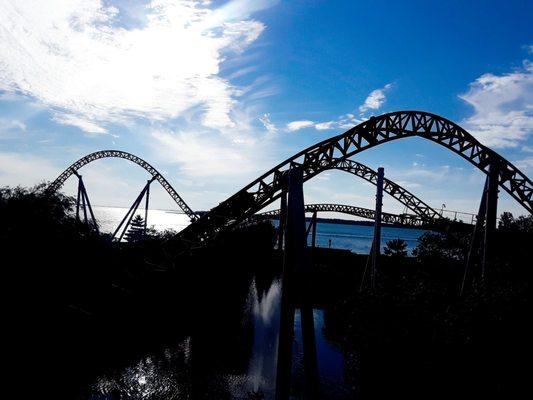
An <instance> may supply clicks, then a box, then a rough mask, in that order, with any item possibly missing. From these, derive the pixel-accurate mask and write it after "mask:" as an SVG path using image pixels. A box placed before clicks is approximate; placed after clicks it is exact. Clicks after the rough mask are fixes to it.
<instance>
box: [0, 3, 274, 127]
mask: <svg viewBox="0 0 533 400" xmlns="http://www.w3.org/2000/svg"><path fill="white" fill-rule="evenodd" d="M109 3H110V2H105V3H104V2H103V1H101V0H72V1H64V0H48V1H42V0H34V1H30V0H27V1H16V0H6V1H3V2H2V3H0V45H1V47H2V51H1V52H0V90H4V91H8V92H16V93H20V94H23V95H26V96H29V97H31V98H35V99H37V100H38V101H39V102H41V103H43V104H45V105H47V106H48V107H49V108H50V109H51V110H52V111H53V113H54V114H55V117H54V119H55V120H56V121H58V122H61V123H65V124H71V125H75V126H77V127H79V128H81V129H83V130H86V131H88V132H92V133H102V132H105V131H106V130H107V125H108V124H110V123H124V122H125V121H128V120H129V119H130V118H133V117H142V118H145V119H148V120H152V121H164V120H168V119H173V118H176V117H178V116H181V115H182V114H183V113H184V112H185V111H187V110H190V109H193V108H197V109H199V110H201V112H202V117H201V123H202V124H203V125H204V126H206V127H210V128H214V129H221V128H231V127H233V126H234V124H235V121H234V119H233V115H232V112H233V109H234V106H235V103H236V97H237V96H238V89H237V88H235V87H234V86H232V85H231V83H230V82H229V81H228V80H226V79H223V78H221V77H220V76H219V72H220V64H221V63H222V62H223V61H224V60H225V59H227V58H228V57H229V56H231V54H235V53H239V52H242V51H243V50H244V49H245V48H246V47H247V46H249V45H250V44H251V43H252V42H254V41H255V40H256V39H257V38H258V36H259V35H260V34H261V32H262V31H263V29H264V25H263V24H262V23H261V22H258V21H255V20H252V19H248V17H249V16H250V15H251V14H252V13H253V12H255V11H258V10H261V9H264V8H266V7H269V6H271V5H273V4H274V3H275V2H274V1H268V0H263V1H257V2H256V1H254V2H247V1H243V0H234V1H230V2H228V3H226V4H225V5H224V6H222V7H220V8H218V9H214V10H213V9H210V8H208V4H209V2H191V1H186V0H172V1H171V0H154V1H152V2H151V3H149V4H148V5H146V7H145V9H144V11H145V15H144V16H143V17H144V21H145V23H144V24H140V26H136V27H127V28H126V27H124V26H120V17H121V12H120V8H117V7H113V6H111V5H108V4H109Z"/></svg>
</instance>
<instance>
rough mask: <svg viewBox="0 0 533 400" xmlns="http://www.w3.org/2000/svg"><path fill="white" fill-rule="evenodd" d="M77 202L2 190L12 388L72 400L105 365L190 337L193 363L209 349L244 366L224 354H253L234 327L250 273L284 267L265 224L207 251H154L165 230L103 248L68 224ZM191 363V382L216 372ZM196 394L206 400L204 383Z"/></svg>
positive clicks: (102, 240)
mask: <svg viewBox="0 0 533 400" xmlns="http://www.w3.org/2000/svg"><path fill="white" fill-rule="evenodd" d="M74 206H75V201H74V199H72V198H69V197H67V196H64V195H62V194H60V193H54V194H47V193H46V192H45V187H44V185H41V186H38V187H35V188H32V189H25V188H20V187H19V188H2V189H0V220H1V221H2V223H1V228H0V229H1V232H0V240H1V243H2V249H3V250H2V256H3V260H2V261H3V262H2V265H3V266H4V271H5V274H6V275H7V276H6V277H5V278H4V282H5V283H6V285H5V288H6V290H4V293H5V295H6V301H7V303H6V304H7V308H8V313H9V318H8V321H7V326H8V327H9V337H10V341H11V342H10V343H11V344H12V345H14V346H10V349H9V350H10V351H9V353H10V354H9V355H10V358H9V360H10V361H12V362H13V371H17V372H16V375H17V377H18V378H19V379H21V382H20V385H21V386H20V387H25V386H24V383H27V382H28V381H30V382H32V385H30V386H28V385H27V384H26V388H25V389H24V390H25V391H35V393H36V394H41V395H42V394H43V393H49V394H50V396H51V397H52V398H61V397H63V396H64V397H65V398H76V396H77V395H80V396H81V395H82V394H80V393H78V390H79V388H80V387H83V386H84V385H87V384H88V383H89V382H90V381H91V380H92V379H93V378H94V377H95V376H96V375H97V374H98V373H101V372H102V371H105V370H106V368H107V367H108V366H109V367H113V366H116V365H119V364H120V363H122V362H123V363H124V365H127V363H128V362H130V361H131V359H132V358H133V359H134V358H135V357H136V355H141V354H144V353H146V352H147V351H150V350H151V349H160V348H161V347H163V346H165V344H167V345H172V344H174V343H177V342H179V341H180V340H181V339H183V338H184V337H186V336H190V335H191V334H193V333H194V337H195V349H196V352H195V353H196V357H195V358H196V360H197V361H198V360H201V359H202V357H207V355H208V354H209V355H210V357H215V358H217V357H218V358H219V359H227V360H228V361H231V362H233V363H234V368H235V369H238V368H241V369H243V368H245V367H246V366H247V361H248V359H247V358H246V357H244V358H243V359H240V360H239V359H238V358H237V357H236V356H235V354H233V353H231V352H230V351H231V349H234V348H235V347H241V348H242V347H243V346H244V347H246V348H247V349H248V351H251V343H246V341H245V340H243V336H242V332H241V329H242V328H243V326H242V318H243V315H242V312H243V311H244V309H245V307H246V305H245V304H244V303H243V302H244V301H245V300H246V298H247V294H248V293H247V291H248V290H249V287H250V281H251V279H252V277H253V276H254V274H255V275H256V276H259V277H261V276H264V277H265V279H271V277H272V276H274V274H275V273H276V271H275V270H274V271H273V270H272V266H273V265H274V266H276V265H277V266H278V268H281V264H279V263H277V262H276V257H277V256H276V255H275V254H274V253H273V250H272V242H273V227H272V225H271V224H270V223H268V222H263V223H260V224H256V225H252V226H248V227H245V228H243V229H242V230H239V231H235V232H230V233H227V234H224V235H221V237H220V238H219V240H218V241H217V242H216V243H213V245H211V246H209V247H199V248H193V249H191V250H188V251H186V252H175V253H170V252H169V251H168V249H166V250H164V251H162V250H161V249H164V248H165V243H166V240H167V238H168V236H170V235H172V232H164V233H157V232H155V231H153V230H149V232H148V235H146V236H144V237H143V238H140V237H139V235H138V234H136V233H135V232H134V231H135V230H133V231H132V232H131V234H130V235H129V236H130V240H131V241H130V242H128V243H124V242H123V243H112V242H111V241H110V237H109V235H107V234H98V233H97V232H95V231H94V230H92V229H90V228H88V227H87V226H86V225H85V224H83V223H80V222H79V221H77V220H76V219H75V216H74V215H75V213H74ZM256 279H257V277H256ZM257 286H258V287H259V288H261V286H263V287H264V286H266V284H263V285H261V282H260V281H259V282H257ZM228 310H232V311H228ZM219 326H223V327H225V329H223V330H219V331H217V336H218V338H219V340H218V341H216V343H217V344H219V346H215V345H214V343H215V341H213V340H211V339H212V336H213V329H217V327H219ZM244 328H246V327H244ZM248 329H250V328H249V327H248ZM250 336H251V335H247V336H246V337H247V338H248V341H249V340H250V339H249V337H250ZM221 341H224V342H225V345H224V346H220V342H221ZM224 351H226V352H228V353H227V354H225V355H224V354H221V353H223V352H224ZM202 354H204V356H202ZM237 354H245V352H240V353H237ZM198 365H202V373H199V371H196V376H198V377H199V378H198V379H204V378H201V377H205V376H209V375H210V374H211V375H213V374H216V366H213V368H214V369H213V371H210V370H209V368H210V367H209V365H210V363H209V362H205V363H202V362H200V361H199V362H198ZM206 368H207V370H206ZM242 372H244V371H242ZM52 382H53V384H51V383H52ZM202 387H203V388H204V390H205V396H207V397H205V398H210V397H209V393H210V392H209V390H210V389H209V386H208V385H207V384H204V385H203V386H202ZM213 390H215V389H213ZM216 390H217V391H220V390H221V388H216ZM219 395H220V394H219ZM29 397H31V396H29ZM35 398H37V397H35ZM113 398H115V397H113ZM116 398H121V397H119V396H118V395H117V397H116ZM202 398H204V397H202ZM220 398H224V397H220ZM225 398H229V397H227V396H226V397H225Z"/></svg>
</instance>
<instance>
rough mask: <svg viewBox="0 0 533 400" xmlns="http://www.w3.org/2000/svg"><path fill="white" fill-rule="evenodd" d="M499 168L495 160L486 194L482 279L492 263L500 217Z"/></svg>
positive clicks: (490, 166)
mask: <svg viewBox="0 0 533 400" xmlns="http://www.w3.org/2000/svg"><path fill="white" fill-rule="evenodd" d="M499 175H500V174H499V166H498V164H497V163H496V162H495V161H494V160H493V161H491V163H490V165H489V173H488V185H487V194H486V197H487V199H486V213H485V237H484V242H483V260H482V262H481V277H482V278H485V277H486V275H487V264H488V263H490V262H491V261H492V253H493V248H492V246H493V243H492V239H493V237H494V233H495V232H496V220H497V215H498V192H499V188H498V180H499Z"/></svg>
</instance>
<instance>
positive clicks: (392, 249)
mask: <svg viewBox="0 0 533 400" xmlns="http://www.w3.org/2000/svg"><path fill="white" fill-rule="evenodd" d="M406 249H407V242H406V241H405V240H403V239H400V238H398V239H392V240H389V241H388V242H387V245H386V246H385V249H384V253H385V255H387V256H391V257H405V256H407V250H406Z"/></svg>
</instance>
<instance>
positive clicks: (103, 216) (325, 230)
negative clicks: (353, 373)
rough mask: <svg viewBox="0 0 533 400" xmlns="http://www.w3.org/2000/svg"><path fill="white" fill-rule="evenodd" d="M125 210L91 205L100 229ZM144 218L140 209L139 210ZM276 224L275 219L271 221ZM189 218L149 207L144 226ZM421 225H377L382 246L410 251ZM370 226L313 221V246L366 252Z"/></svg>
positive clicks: (168, 225)
mask: <svg viewBox="0 0 533 400" xmlns="http://www.w3.org/2000/svg"><path fill="white" fill-rule="evenodd" d="M127 212H128V209H127V208H120V207H98V206H97V207H94V213H95V217H96V219H97V221H98V224H99V225H100V230H101V231H103V232H113V231H114V230H115V229H116V227H117V226H118V224H119V223H120V221H121V220H122V218H124V216H125V215H126V213H127ZM137 214H139V215H140V216H141V217H143V218H144V210H141V211H139V212H138V213H137ZM273 222H274V223H275V224H277V221H273ZM189 223H190V221H189V218H188V217H187V215H185V214H182V213H179V212H176V211H168V210H149V213H148V226H152V227H154V228H155V229H157V230H161V231H163V230H167V229H172V230H175V231H176V232H179V231H181V230H182V229H184V228H185V227H186V226H187V225H189ZM424 232H425V231H424V230H421V229H410V228H391V227H382V228H381V246H382V248H383V247H384V246H385V245H386V244H387V242H388V241H389V240H391V239H397V238H400V239H403V240H405V241H406V242H407V249H408V250H409V251H412V250H413V249H414V248H415V247H416V244H417V239H418V238H419V237H420V236H421V235H422V234H423V233H424ZM373 234H374V228H373V227H372V226H366V225H344V224H330V223H324V222H319V223H318V225H317V246H319V247H329V246H330V240H331V247H333V248H337V249H346V250H351V251H353V252H355V253H361V254H368V253H369V251H370V246H371V245H372V238H373Z"/></svg>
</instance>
